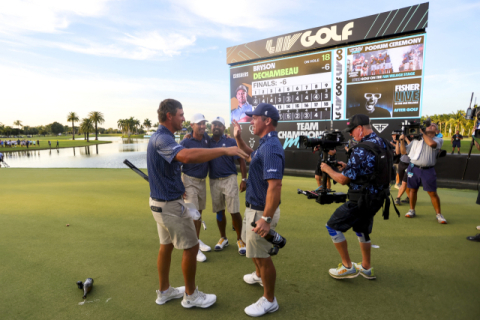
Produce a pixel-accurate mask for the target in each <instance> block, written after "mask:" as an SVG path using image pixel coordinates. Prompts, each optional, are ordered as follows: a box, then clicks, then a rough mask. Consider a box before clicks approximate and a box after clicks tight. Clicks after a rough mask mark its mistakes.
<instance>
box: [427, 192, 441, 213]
mask: <svg viewBox="0 0 480 320" xmlns="http://www.w3.org/2000/svg"><path fill="white" fill-rule="evenodd" d="M427 193H428V195H429V196H430V199H431V200H432V204H433V208H434V209H435V212H436V213H441V211H440V197H439V196H438V194H437V192H436V191H427Z"/></svg>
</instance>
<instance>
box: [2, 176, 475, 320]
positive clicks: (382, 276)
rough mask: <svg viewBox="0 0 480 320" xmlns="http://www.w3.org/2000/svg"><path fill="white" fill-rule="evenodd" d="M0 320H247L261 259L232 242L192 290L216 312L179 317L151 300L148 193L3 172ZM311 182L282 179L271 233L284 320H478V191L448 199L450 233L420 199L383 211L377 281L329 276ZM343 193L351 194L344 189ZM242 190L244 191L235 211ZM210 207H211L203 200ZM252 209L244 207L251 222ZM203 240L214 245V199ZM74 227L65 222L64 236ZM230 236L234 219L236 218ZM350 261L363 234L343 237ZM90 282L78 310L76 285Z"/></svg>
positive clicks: (175, 304)
mask: <svg viewBox="0 0 480 320" xmlns="http://www.w3.org/2000/svg"><path fill="white" fill-rule="evenodd" d="M0 183H1V186H0V284H1V291H2V294H1V296H2V302H1V303H0V315H1V316H0V318H1V319H70V320H72V319H154V318H158V319H186V318H187V317H189V318H190V317H192V318H196V319H247V318H248V316H246V315H245V314H244V312H243V309H244V308H245V307H246V306H248V305H249V304H251V303H253V302H255V301H256V300H257V299H258V298H259V297H260V296H261V295H262V294H263V290H262V287H260V286H258V285H255V286H251V285H248V284H246V283H244V282H243V280H242V277H243V275H244V274H247V273H251V272H252V271H253V270H254V267H253V263H252V262H251V261H250V260H248V259H246V258H244V257H241V256H239V255H238V254H237V253H236V245H235V232H234V231H232V230H231V228H230V227H229V228H228V232H227V235H228V237H229V239H230V241H231V245H230V246H229V247H227V248H226V249H225V250H224V251H223V252H210V253H206V255H207V257H208V260H207V262H205V263H199V264H198V266H197V284H198V286H199V289H200V290H202V291H204V292H206V293H215V294H216V295H217V303H216V304H215V305H214V306H213V307H211V308H209V309H205V310H203V309H184V308H183V307H182V306H181V305H180V300H176V301H170V302H168V303H167V304H165V305H163V306H158V305H156V304H155V302H154V301H155V298H156V295H155V290H156V289H158V275H157V269H156V257H157V252H158V247H159V244H158V236H157V231H156V225H155V222H154V220H153V218H152V215H151V212H150V211H149V208H148V201H147V200H148V195H149V188H148V184H147V183H146V182H145V181H144V180H143V179H141V178H140V177H138V176H137V175H136V174H135V173H133V172H132V171H131V170H129V169H124V170H123V169H3V168H2V169H0ZM314 184H315V180H314V179H313V178H312V179H307V178H297V177H285V179H284V180H283V189H282V205H281V219H280V224H279V226H278V229H277V231H279V233H281V234H282V235H283V236H285V237H286V238H287V240H288V243H287V245H286V247H285V248H284V249H281V250H280V253H279V255H278V256H277V257H274V258H273V259H274V262H275V265H276V268H277V284H276V296H277V299H278V302H279V305H280V309H279V311H277V312H276V313H274V314H272V315H269V316H267V317H268V318H270V317H275V318H276V319H292V318H297V319H305V318H310V319H318V318H321V319H336V320H339V319H475V318H478V314H479V312H480V304H479V303H478V301H479V293H478V292H479V287H480V277H479V275H478V270H479V263H480V258H479V254H478V252H479V250H480V243H476V242H470V241H467V240H466V239H465V238H466V236H469V235H473V234H475V233H477V232H476V230H475V226H477V225H480V215H479V213H480V210H479V209H480V207H479V206H477V205H475V199H476V196H477V193H476V192H474V191H464V190H452V189H440V190H439V195H440V198H441V201H442V208H443V210H442V211H443V213H444V215H445V218H446V219H447V220H448V222H449V224H447V225H440V224H438V223H437V222H436V221H435V215H434V211H433V208H432V205H431V204H430V200H429V199H428V195H427V194H426V193H425V192H420V193H419V201H418V206H417V214H418V217H416V218H415V219H406V218H404V217H403V215H404V214H405V212H406V211H407V210H408V208H407V207H406V206H405V205H404V206H401V207H399V209H400V212H401V214H402V216H401V217H400V218H397V216H396V214H395V213H394V211H393V207H392V208H391V210H390V211H391V217H390V220H386V221H385V220H383V219H382V217H381V212H379V213H378V214H377V217H376V220H375V225H374V230H373V233H372V235H371V238H372V243H373V244H375V245H378V246H379V248H378V249H372V264H373V266H374V268H375V273H376V275H377V277H378V278H377V280H375V281H368V280H366V279H364V278H362V277H358V278H356V279H347V280H334V279H332V278H330V276H329V275H328V273H327V271H328V269H329V268H333V267H336V266H337V264H338V263H339V262H340V258H339V256H338V253H337V252H336V250H335V248H334V246H333V244H332V241H331V239H330V237H329V235H328V233H327V231H326V229H325V223H326V221H327V220H328V218H329V216H330V215H331V214H332V212H333V211H334V210H335V208H336V207H338V204H332V205H325V206H320V205H318V204H317V203H315V202H314V200H307V198H306V197H304V196H302V195H297V192H296V190H297V188H302V189H312V188H313V187H314ZM337 190H341V191H346V188H345V187H340V188H337ZM244 197H245V193H242V194H241V203H243V202H244ZM209 201H210V197H209V199H208V202H209ZM243 209H244V206H242V212H243ZM204 220H205V221H206V223H207V227H208V228H207V230H206V231H204V230H203V229H202V231H201V239H202V240H203V241H204V242H205V243H206V244H209V245H211V246H212V247H213V246H214V244H215V243H216V242H217V241H218V239H219V237H220V236H219V233H218V230H217V227H216V222H215V215H214V214H213V213H211V204H210V203H208V205H207V209H206V210H205V212H204ZM66 224H70V226H69V227H66ZM227 225H228V226H230V225H231V219H230V218H229V217H228V224H227ZM346 238H347V240H348V242H349V249H350V254H351V257H352V259H353V261H355V262H358V261H359V260H360V257H361V255H360V250H359V246H358V241H357V237H356V236H355V234H354V233H353V232H352V231H349V232H347V233H346ZM180 261H181V252H180V251H178V250H175V251H174V254H173V259H172V267H171V278H170V281H171V283H172V285H174V286H181V285H183V277H182V273H181V269H180ZM88 277H91V278H93V279H94V281H95V282H94V288H93V290H92V292H91V294H90V295H89V296H88V298H87V303H85V304H84V305H79V303H80V302H82V301H83V299H82V292H81V290H79V289H77V287H76V284H75V282H76V281H78V280H82V281H85V279H86V278H88Z"/></svg>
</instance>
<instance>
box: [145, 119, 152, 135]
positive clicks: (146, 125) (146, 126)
mask: <svg viewBox="0 0 480 320" xmlns="http://www.w3.org/2000/svg"><path fill="white" fill-rule="evenodd" d="M143 126H144V127H145V128H147V133H148V131H150V128H151V127H152V122H151V121H150V120H148V119H145V120H143Z"/></svg>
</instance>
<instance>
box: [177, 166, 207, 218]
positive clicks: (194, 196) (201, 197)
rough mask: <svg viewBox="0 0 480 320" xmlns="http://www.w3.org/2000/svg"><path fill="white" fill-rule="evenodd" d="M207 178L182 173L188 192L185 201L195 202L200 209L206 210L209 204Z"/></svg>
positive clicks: (186, 191)
mask: <svg viewBox="0 0 480 320" xmlns="http://www.w3.org/2000/svg"><path fill="white" fill-rule="evenodd" d="M205 180H206V179H198V178H195V177H190V176H187V175H186V174H182V182H183V186H184V187H185V194H186V198H185V202H187V203H193V204H194V205H195V208H197V210H199V211H201V210H205V207H206V206H207V184H206V181H205Z"/></svg>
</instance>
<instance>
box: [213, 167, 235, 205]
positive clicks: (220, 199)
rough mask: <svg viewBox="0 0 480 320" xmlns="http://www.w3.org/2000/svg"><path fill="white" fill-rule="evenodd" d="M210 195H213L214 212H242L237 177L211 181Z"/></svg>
mask: <svg viewBox="0 0 480 320" xmlns="http://www.w3.org/2000/svg"><path fill="white" fill-rule="evenodd" d="M210 193H211V195H212V211H213V212H215V213H216V212H218V211H222V210H225V204H226V205H227V210H228V212H230V213H239V212H240V199H239V198H238V184H237V175H236V174H232V175H231V176H229V177H226V178H220V179H210Z"/></svg>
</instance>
